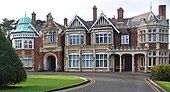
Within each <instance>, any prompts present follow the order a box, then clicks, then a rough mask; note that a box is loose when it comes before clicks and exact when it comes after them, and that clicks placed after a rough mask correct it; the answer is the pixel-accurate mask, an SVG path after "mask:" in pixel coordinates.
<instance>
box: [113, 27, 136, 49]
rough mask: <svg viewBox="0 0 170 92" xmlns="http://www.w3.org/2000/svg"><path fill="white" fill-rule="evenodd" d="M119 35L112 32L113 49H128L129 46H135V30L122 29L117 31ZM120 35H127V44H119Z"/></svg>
mask: <svg viewBox="0 0 170 92" xmlns="http://www.w3.org/2000/svg"><path fill="white" fill-rule="evenodd" d="M119 31H120V32H121V33H119V34H118V33H117V32H114V34H115V35H114V39H115V40H114V41H115V42H114V43H115V44H114V45H115V47H120V46H123V47H129V46H137V28H131V29H127V28H122V29H119ZM121 35H129V44H121Z"/></svg>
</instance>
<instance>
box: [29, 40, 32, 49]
mask: <svg viewBox="0 0 170 92" xmlns="http://www.w3.org/2000/svg"><path fill="white" fill-rule="evenodd" d="M29 48H30V49H31V48H32V41H29Z"/></svg>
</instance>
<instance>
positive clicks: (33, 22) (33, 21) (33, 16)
mask: <svg viewBox="0 0 170 92" xmlns="http://www.w3.org/2000/svg"><path fill="white" fill-rule="evenodd" d="M31 15H32V25H33V26H36V14H35V12H33V13H32V14H31Z"/></svg>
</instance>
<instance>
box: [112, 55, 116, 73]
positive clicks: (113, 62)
mask: <svg viewBox="0 0 170 92" xmlns="http://www.w3.org/2000/svg"><path fill="white" fill-rule="evenodd" d="M112 71H113V72H115V57H114V55H113V56H112Z"/></svg>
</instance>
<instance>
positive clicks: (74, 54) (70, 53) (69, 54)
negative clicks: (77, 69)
mask: <svg viewBox="0 0 170 92" xmlns="http://www.w3.org/2000/svg"><path fill="white" fill-rule="evenodd" d="M68 55H79V53H69V54H68Z"/></svg>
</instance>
